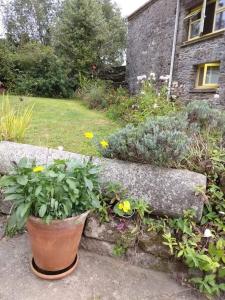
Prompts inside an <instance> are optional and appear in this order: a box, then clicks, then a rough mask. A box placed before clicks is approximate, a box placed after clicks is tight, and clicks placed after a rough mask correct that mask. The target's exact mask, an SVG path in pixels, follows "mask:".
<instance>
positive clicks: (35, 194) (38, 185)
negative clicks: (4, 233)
mask: <svg viewBox="0 0 225 300" xmlns="http://www.w3.org/2000/svg"><path fill="white" fill-rule="evenodd" d="M98 173H99V168H98V167H97V166H95V165H93V164H92V163H91V162H90V161H87V162H84V163H81V162H79V161H76V160H68V161H64V160H56V161H55V162H54V163H53V164H52V165H49V166H39V165H38V166H37V165H36V164H35V163H34V162H33V161H29V160H27V159H26V158H23V159H22V160H21V161H20V162H19V163H18V164H15V165H14V170H13V171H12V172H11V173H10V174H9V175H7V176H4V177H2V178H1V180H0V186H1V187H2V188H3V189H4V195H5V200H6V201H7V200H9V201H12V202H13V209H12V215H11V217H10V218H9V222H8V229H21V228H22V227H23V226H24V225H25V223H26V221H27V219H28V217H29V216H30V215H33V216H35V217H39V218H42V219H44V220H45V221H46V222H50V221H51V220H54V219H66V218H69V217H72V216H74V215H77V214H80V213H83V212H85V211H87V210H89V209H91V208H98V207H99V206H100V203H99V193H100V187H99V179H98Z"/></svg>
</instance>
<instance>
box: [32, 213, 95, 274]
mask: <svg viewBox="0 0 225 300" xmlns="http://www.w3.org/2000/svg"><path fill="white" fill-rule="evenodd" d="M88 213H89V212H86V213H84V214H82V215H80V216H76V217H72V218H68V219H65V220H55V221H52V222H51V223H50V224H46V223H45V222H44V221H43V220H42V219H39V218H36V217H33V216H31V217H29V219H28V221H27V230H28V233H29V238H30V242H31V248H32V253H33V264H34V265H35V266H36V268H35V269H36V271H37V269H38V270H39V272H35V274H36V275H38V276H39V275H41V274H42V275H44V271H46V274H47V275H49V274H52V275H54V272H56V274H55V275H60V271H62V273H61V275H62V276H57V278H56V279H58V277H59V278H60V277H64V276H66V275H68V274H69V273H71V272H69V273H68V270H70V269H72V270H73V269H74V266H75V260H76V258H77V251H78V247H79V244H80V240H81V236H82V232H83V228H84V224H85V220H86V218H87V215H88ZM34 265H33V267H34ZM33 267H32V269H33V271H34V268H33ZM70 267H71V268H70ZM40 270H41V272H40ZM48 273H49V274H48ZM40 277H42V278H46V276H40ZM46 279H50V278H46Z"/></svg>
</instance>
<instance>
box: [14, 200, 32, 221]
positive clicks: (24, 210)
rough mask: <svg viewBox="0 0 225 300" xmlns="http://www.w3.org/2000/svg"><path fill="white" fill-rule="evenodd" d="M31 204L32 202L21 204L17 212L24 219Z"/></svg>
mask: <svg viewBox="0 0 225 300" xmlns="http://www.w3.org/2000/svg"><path fill="white" fill-rule="evenodd" d="M30 206H31V203H23V204H21V205H20V206H19V207H18V208H17V211H16V214H17V216H18V217H19V218H21V219H23V218H24V217H25V215H26V214H27V212H28V210H29V208H30Z"/></svg>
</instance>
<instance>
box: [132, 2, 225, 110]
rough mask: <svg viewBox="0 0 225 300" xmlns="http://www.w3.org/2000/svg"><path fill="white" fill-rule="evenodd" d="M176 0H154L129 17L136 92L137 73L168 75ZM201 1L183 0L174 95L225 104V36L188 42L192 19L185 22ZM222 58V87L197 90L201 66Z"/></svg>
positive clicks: (135, 89)
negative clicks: (189, 25)
mask: <svg viewBox="0 0 225 300" xmlns="http://www.w3.org/2000/svg"><path fill="white" fill-rule="evenodd" d="M176 2H177V1H176V0H170V1H164V0H152V1H149V3H148V5H146V6H145V8H143V9H141V10H140V12H137V13H135V14H134V15H133V16H131V17H130V18H128V45H127V47H128V50H127V78H128V79H127V80H128V83H129V88H130V91H131V92H132V93H134V92H137V90H138V84H137V76H139V75H147V76H148V75H149V74H150V73H151V72H154V73H156V78H157V79H159V77H160V75H168V74H169V69H170V60H171V53H172V43H173V34H174V21H175V13H176ZM199 2H200V1H198V2H196V1H180V3H181V10H180V16H179V26H178V39H177V47H176V57H175V67H174V76H173V88H172V95H173V96H174V97H179V98H180V99H181V100H183V101H185V102H188V101H191V100H208V101H209V102H211V103H213V104H214V105H217V106H220V107H223V108H224V107H225V35H224V32H220V33H218V34H215V35H213V36H211V37H209V38H207V39H205V40H199V41H195V42H193V43H186V44H185V43H184V42H185V41H186V40H187V30H188V22H187V21H184V18H185V16H186V15H187V13H188V11H189V9H190V8H191V7H193V5H194V6H195V5H196V4H197V3H198V4H199ZM201 3H202V2H201ZM214 61H220V63H221V68H220V72H221V76H220V79H219V86H220V87H219V89H218V90H211V91H206V90H205V91H203V90H201V91H198V90H196V89H195V81H196V77H197V65H199V64H202V63H208V62H214Z"/></svg>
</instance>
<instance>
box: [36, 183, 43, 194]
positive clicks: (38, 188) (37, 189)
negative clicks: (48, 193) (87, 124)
mask: <svg viewBox="0 0 225 300" xmlns="http://www.w3.org/2000/svg"><path fill="white" fill-rule="evenodd" d="M41 191H42V186H41V185H39V186H38V187H37V188H36V190H35V196H36V197H37V196H38V195H40V192H41Z"/></svg>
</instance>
